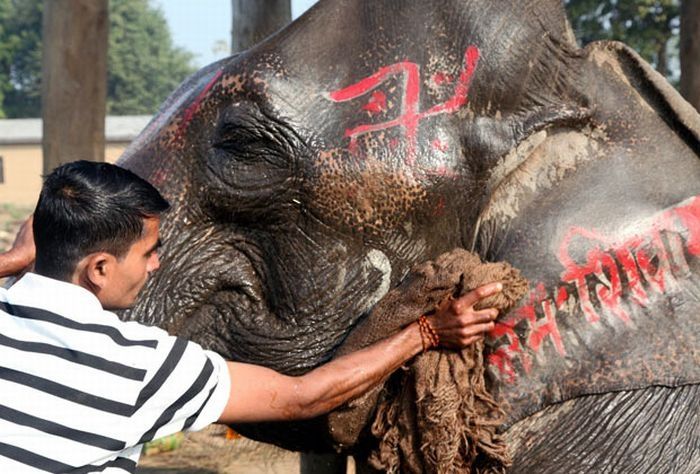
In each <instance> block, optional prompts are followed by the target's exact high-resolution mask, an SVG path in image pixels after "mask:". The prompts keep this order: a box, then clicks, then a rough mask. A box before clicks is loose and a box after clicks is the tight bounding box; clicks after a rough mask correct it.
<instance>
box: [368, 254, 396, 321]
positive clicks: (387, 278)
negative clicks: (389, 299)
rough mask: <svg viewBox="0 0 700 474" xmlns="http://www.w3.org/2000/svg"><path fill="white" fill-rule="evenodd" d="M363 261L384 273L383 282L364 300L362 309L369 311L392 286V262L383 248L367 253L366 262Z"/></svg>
mask: <svg viewBox="0 0 700 474" xmlns="http://www.w3.org/2000/svg"><path fill="white" fill-rule="evenodd" d="M363 263H367V264H368V266H369V267H371V268H373V269H375V270H379V272H380V273H381V275H382V277H381V278H382V279H381V282H380V283H379V286H378V287H377V289H376V290H375V291H374V293H372V294H371V295H369V296H368V297H367V299H366V300H365V301H364V302H363V303H364V304H363V308H362V310H363V311H368V310H369V309H371V308H372V306H374V305H375V304H377V302H378V301H379V300H380V299H382V297H383V296H384V295H385V294H387V292H388V291H389V288H390V287H391V262H390V261H389V258H388V257H387V256H386V254H384V252H382V251H381V250H377V249H372V250H370V251H369V252H368V253H367V256H366V257H365V262H363Z"/></svg>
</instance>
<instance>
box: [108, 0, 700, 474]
mask: <svg viewBox="0 0 700 474" xmlns="http://www.w3.org/2000/svg"><path fill="white" fill-rule="evenodd" d="M699 157H700V117H699V116H698V114H697V112H696V111H695V110H693V109H692V107H691V106H690V105H688V104H687V103H686V102H685V101H684V100H683V99H682V98H681V97H680V96H679V94H678V93H677V92H676V91H675V90H674V89H673V88H672V87H671V86H670V85H669V84H668V83H667V82H666V81H665V80H664V79H663V78H662V77H661V76H660V75H659V74H657V73H656V72H655V71H654V70H653V69H652V68H651V67H650V66H649V65H648V64H647V63H646V62H645V61H644V60H642V59H641V58H640V57H639V56H638V55H637V54H636V53H635V52H634V51H632V50H631V49H630V48H628V47H627V46H625V45H623V44H621V43H616V42H598V43H593V44H590V45H588V46H586V47H585V48H581V47H579V46H578V44H577V42H576V39H575V38H574V36H573V33H572V31H571V28H570V26H569V24H568V22H567V19H566V15H565V11H564V8H563V6H562V4H561V2H559V1H555V0H531V1H527V2H525V1H521V0H402V1H396V0H371V1H370V0H321V1H320V2H319V3H317V4H316V5H315V6H313V7H312V8H311V9H310V10H309V11H308V12H307V13H306V14H305V15H303V16H302V17H300V18H299V19H297V20H296V21H295V22H293V23H292V24H290V25H289V26H288V27H286V28H284V29H282V30H280V31H279V32H277V33H276V34H275V35H273V36H271V37H270V38H268V39H266V40H265V41H263V42H262V43H260V44H258V45H256V46H254V47H253V48H251V49H249V50H247V51H244V52H242V53H239V54H236V55H233V56H231V57H230V58H227V59H223V60H221V61H218V62H216V63H214V64H211V65H210V66H207V67H205V68H203V69H201V70H200V71H199V72H197V73H195V74H194V75H193V76H191V77H190V78H188V79H187V80H186V81H185V82H184V83H183V84H182V85H181V86H180V87H179V88H178V89H177V90H176V91H175V92H174V93H173V94H172V95H171V96H170V97H169V98H168V99H167V101H166V102H165V103H164V104H163V106H162V107H161V109H160V111H159V112H158V114H157V115H156V116H155V117H154V119H153V120H152V121H151V123H150V124H149V125H148V126H147V127H146V129H145V130H144V131H143V132H142V133H141V134H140V135H139V137H138V138H137V139H136V140H135V141H134V142H133V143H132V144H131V145H130V147H129V148H128V149H127V151H126V152H125V153H124V155H123V156H122V157H121V158H120V160H119V162H118V164H120V165H121V166H123V167H126V168H128V169H131V170H133V171H134V172H136V173H137V174H139V175H140V176H142V177H144V178H146V179H148V180H149V181H150V182H151V183H153V184H154V185H155V186H156V187H158V188H159V189H160V190H161V192H162V193H163V195H164V196H165V197H166V198H167V199H168V200H169V201H170V202H171V203H172V210H171V211H170V213H169V215H168V217H167V218H166V219H165V220H164V222H163V223H162V226H161V232H162V236H163V247H162V252H161V260H162V266H161V269H160V270H159V272H158V273H156V274H155V275H154V276H153V277H152V278H151V280H150V281H149V282H148V284H147V286H146V288H145V290H144V293H143V295H142V297H141V298H140V299H139V302H138V303H137V305H136V307H135V308H134V309H133V310H132V311H131V312H129V313H127V314H125V315H124V317H125V318H137V319H139V320H140V321H142V322H146V323H149V324H156V325H159V326H161V327H164V328H166V329H168V330H169V331H171V332H173V333H176V334H178V335H181V336H183V337H187V338H190V339H192V340H194V341H196V342H198V343H200V344H202V345H203V346H204V347H206V348H209V349H213V350H216V351H217V352H219V353H221V354H222V355H224V356H225V357H227V358H229V359H231V360H236V361H244V362H249V363H254V364H261V365H264V366H267V367H270V368H273V369H275V370H277V371H280V372H283V373H286V374H301V373H305V372H306V371H308V370H310V369H312V368H314V367H316V366H318V365H320V364H322V363H323V362H325V361H328V360H330V359H332V358H333V357H334V354H335V351H336V350H337V348H338V347H339V346H340V345H341V344H342V343H343V341H344V340H345V338H346V337H347V335H348V334H349V333H350V332H351V331H352V330H353V329H354V328H355V327H357V326H358V324H359V323H361V322H362V321H363V319H364V318H366V317H367V315H368V314H369V312H370V310H371V309H372V308H373V307H374V305H375V304H376V303H377V302H378V301H379V300H380V299H381V298H382V296H383V295H385V294H386V293H387V291H389V290H390V289H391V288H393V287H395V286H396V285H398V284H399V282H401V280H402V279H403V278H404V276H405V275H406V274H407V273H408V272H409V270H410V268H411V267H412V266H413V265H415V264H416V263H419V262H422V261H425V260H429V259H432V258H434V257H435V256H437V255H439V254H441V253H443V252H445V251H448V250H450V249H452V248H455V247H463V248H466V249H469V250H471V251H473V252H476V253H478V254H479V255H480V256H481V257H482V258H483V259H484V260H487V261H501V260H504V261H508V262H510V263H511V264H512V265H514V266H515V267H516V268H518V269H520V271H521V272H522V273H523V275H524V276H525V277H527V279H528V280H529V281H530V283H531V289H530V291H529V293H528V294H527V296H526V297H525V298H524V299H523V300H522V301H521V302H520V304H519V306H518V307H517V308H516V309H514V310H512V311H511V312H510V313H508V314H507V315H506V316H505V317H503V318H502V319H500V320H499V321H498V322H497V324H496V326H495V328H494V329H493V330H492V331H491V332H490V333H489V335H488V337H487V341H486V349H485V357H486V360H487V362H488V364H487V375H488V381H489V387H490V390H491V391H492V393H493V394H494V396H496V397H497V398H498V399H499V400H501V401H503V403H504V404H506V406H507V407H508V410H507V420H506V421H505V422H504V423H503V425H502V426H501V429H502V432H503V434H504V436H505V437H506V439H507V440H508V443H509V447H510V450H511V452H512V456H513V466H512V467H511V468H510V470H509V472H513V473H535V472H543V473H551V472H554V473H560V472H561V473H573V472H624V473H649V472H659V473H661V472H663V473H669V472H674V473H696V472H700V385H699V383H700V351H699V349H698V348H699V344H698V342H699V338H698V334H700V317H699V316H698V311H699V310H700V301H699V298H700V258H699V257H700V160H699V159H698V158H699ZM234 383H235V381H234ZM238 428H239V430H240V431H242V432H243V433H244V434H248V435H249V436H251V437H254V438H256V439H260V440H263V441H268V442H274V443H276V444H279V445H281V446H283V447H286V448H288V449H299V450H320V451H323V450H333V449H340V450H341V451H344V452H350V453H352V452H353V446H351V445H342V446H340V445H339V444H338V443H337V442H335V441H334V440H333V439H330V440H329V439H327V438H328V437H329V436H330V435H328V436H326V439H323V437H322V436H319V434H318V433H319V431H318V423H316V424H315V423H314V421H313V420H312V421H310V422H304V423H298V424H295V425H286V426H285V429H280V425H277V424H259V425H252V426H241V427H238Z"/></svg>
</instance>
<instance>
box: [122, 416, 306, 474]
mask: <svg viewBox="0 0 700 474" xmlns="http://www.w3.org/2000/svg"><path fill="white" fill-rule="evenodd" d="M225 434H226V428H225V427H222V426H215V425H212V426H210V427H209V428H207V429H205V430H203V431H200V432H196V433H188V434H187V435H186V436H185V440H184V442H183V443H182V445H181V446H180V447H179V448H177V449H175V450H173V451H169V452H162V453H156V454H149V455H145V456H142V457H141V461H140V462H139V467H138V469H137V470H136V472H137V474H166V473H168V474H170V473H172V474H223V473H226V474H295V473H298V472H299V455H298V454H296V453H292V452H289V451H284V450H282V449H279V448H277V447H275V446H271V445H267V444H262V443H256V442H255V441H251V440H249V439H245V438H238V439H226V436H225Z"/></svg>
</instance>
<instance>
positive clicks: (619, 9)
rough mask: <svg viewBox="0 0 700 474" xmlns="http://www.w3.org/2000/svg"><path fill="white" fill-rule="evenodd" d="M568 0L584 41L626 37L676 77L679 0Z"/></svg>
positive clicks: (632, 44) (641, 52)
mask: <svg viewBox="0 0 700 474" xmlns="http://www.w3.org/2000/svg"><path fill="white" fill-rule="evenodd" d="M565 4H566V9H567V12H568V14H569V18H570V20H571V23H572V26H573V28H574V31H575V32H576V36H577V37H578V38H579V40H580V41H581V43H582V44H584V45H585V44H587V43H590V42H591V41H594V40H599V39H608V40H618V41H623V42H624V43H627V44H628V45H629V46H631V47H632V48H633V49H635V50H636V51H637V52H639V54H640V55H641V56H642V57H644V58H645V59H646V60H647V61H649V62H650V63H651V64H653V65H654V67H656V69H657V70H658V71H659V72H661V73H662V74H664V75H666V76H667V77H669V78H673V79H675V78H674V77H673V76H674V74H673V73H674V72H677V71H674V68H675V66H673V65H675V64H676V62H677V58H678V35H679V30H680V0H565ZM672 66H673V67H672ZM675 69H677V68H675Z"/></svg>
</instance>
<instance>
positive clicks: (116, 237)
mask: <svg viewBox="0 0 700 474" xmlns="http://www.w3.org/2000/svg"><path fill="white" fill-rule="evenodd" d="M167 209H168V203H167V202H166V201H165V200H164V199H163V198H162V197H161V195H160V194H159V193H158V191H156V189H155V188H153V187H152V186H151V185H150V184H148V183H147V182H146V181H144V180H143V179H141V178H139V177H138V176H136V175H134V174H133V173H131V172H130V171H127V170H124V169H122V168H119V167H117V166H114V165H110V164H105V163H91V162H86V161H81V162H75V163H70V164H67V165H63V166H61V167H59V168H57V169H56V170H55V171H54V172H53V173H51V174H50V175H49V176H48V177H47V178H46V180H45V183H44V186H43V188H42V191H41V196H40V198H39V202H38V204H37V207H36V210H35V213H34V221H33V239H32V231H31V229H30V228H29V225H25V226H24V228H23V229H22V230H21V231H20V233H19V235H18V238H17V241H16V243H15V245H14V246H13V248H12V249H11V250H10V251H9V252H7V253H6V254H3V255H0V276H3V275H8V274H14V273H18V272H19V271H21V270H22V269H23V268H24V267H25V266H26V265H28V264H30V263H31V262H32V260H33V259H34V243H33V240H34V241H35V242H36V254H35V255H36V262H35V270H34V273H27V274H26V275H25V276H23V277H22V278H21V279H20V280H19V281H18V282H17V283H15V284H14V285H13V286H12V287H11V288H9V289H8V290H0V472H12V473H15V472H35V471H48V472H68V471H70V472H108V471H109V472H125V471H126V472H133V471H134V470H135V467H136V462H137V460H138V457H139V454H140V451H141V444H143V443H144V442H146V441H149V440H151V439H153V438H157V437H161V436H165V435H168V434H171V433H174V432H177V431H181V430H196V429H201V428H203V427H205V426H206V425H208V424H209V423H212V422H217V421H218V422H220V423H227V424H230V423H242V422H256V421H270V420H291V419H303V418H311V417H314V416H317V415H320V414H322V413H324V412H327V411H329V410H331V409H333V408H335V407H337V406H338V405H340V404H342V403H344V402H346V401H347V400H349V399H351V398H353V397H355V396H357V395H359V394H361V393H362V392H363V391H365V390H367V389H368V388H370V387H371V386H372V385H374V384H376V383H378V382H379V381H381V380H382V379H383V378H385V377H386V376H387V375H388V374H390V373H391V372H392V371H393V370H395V369H396V368H398V367H399V366H401V365H402V364H403V363H404V362H406V361H407V360H408V359H410V358H411V357H413V356H414V355H416V354H417V353H419V352H420V351H421V350H424V349H425V348H426V345H427V346H428V347H431V346H434V345H435V344H436V343H437V342H438V341H439V344H440V345H441V346H444V347H449V348H454V349H461V348H464V347H466V346H467V345H469V344H471V343H472V342H474V341H476V340H478V339H479V338H481V337H483V333H484V332H485V331H488V330H489V329H491V328H492V327H493V322H492V321H493V319H494V318H495V317H496V311H495V310H492V309H487V310H482V311H475V310H474V309H473V305H474V304H475V303H476V302H477V301H478V300H479V299H481V298H483V297H486V296H488V295H491V294H493V293H496V292H497V291H500V284H497V283H494V284H491V285H487V286H484V287H481V288H479V289H477V290H475V291H473V292H471V293H469V294H467V295H466V296H464V297H462V298H460V299H457V300H455V301H453V302H452V303H451V304H450V305H448V306H447V307H446V308H444V309H442V310H440V311H438V312H437V313H436V314H434V315H432V316H430V317H429V318H428V323H427V324H428V326H430V327H432V330H431V329H430V328H429V327H427V326H426V323H425V322H423V323H422V324H421V325H420V327H419V325H418V324H417V323H413V324H410V325H409V326H407V327H405V328H404V329H402V330H401V331H399V332H397V333H396V334H393V335H392V336H390V337H388V338H386V339H384V340H382V341H380V342H378V343H376V344H374V345H372V346H370V347H367V348H366V349H363V350H361V351H358V352H355V353H353V354H349V355H346V356H344V357H340V358H338V359H335V360H333V361H331V362H329V363H327V364H326V365H323V366H321V367H318V368H317V369H315V370H312V371H311V372H309V373H307V374H305V375H303V376H299V377H290V376H286V375H282V374H279V373H277V372H274V371H272V370H270V369H266V368H264V367H259V366H254V365H249V364H244V363H237V362H226V361H224V360H223V359H222V358H221V356H219V355H218V354H215V353H213V352H210V351H205V350H203V349H202V348H201V347H200V346H198V345H197V344H195V343H192V342H188V341H185V340H182V339H179V338H176V337H173V336H169V335H168V334H167V333H165V332H164V331H162V330H161V329H158V328H153V327H148V326H144V325H142V324H139V323H136V322H123V321H121V320H119V319H118V317H117V316H116V315H115V314H114V313H111V312H110V311H109V310H115V309H123V308H127V307H130V306H131V305H133V303H134V302H135V300H136V298H137V296H138V293H139V291H140V290H141V288H142V287H143V286H144V284H145V282H146V278H147V276H148V274H149V273H150V272H152V271H155V270H156V269H158V266H159V261H158V253H157V249H158V246H159V245H160V241H159V239H158V226H159V222H160V216H161V215H162V213H164V212H165V211H166V210H167ZM419 316H420V315H416V318H418V317H419Z"/></svg>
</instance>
